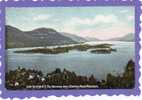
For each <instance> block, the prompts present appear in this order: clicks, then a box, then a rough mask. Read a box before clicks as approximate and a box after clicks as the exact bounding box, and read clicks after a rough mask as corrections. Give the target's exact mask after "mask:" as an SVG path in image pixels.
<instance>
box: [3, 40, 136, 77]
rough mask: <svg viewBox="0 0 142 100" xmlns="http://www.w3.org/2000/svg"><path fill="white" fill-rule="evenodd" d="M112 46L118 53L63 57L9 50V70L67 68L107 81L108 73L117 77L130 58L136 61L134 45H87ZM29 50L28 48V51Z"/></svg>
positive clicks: (71, 54) (44, 70) (78, 52)
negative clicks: (19, 67) (20, 68)
mask: <svg viewBox="0 0 142 100" xmlns="http://www.w3.org/2000/svg"><path fill="white" fill-rule="evenodd" d="M101 43H111V44H113V46H112V48H116V49H117V52H112V53H111V54H92V53H90V52H89V50H88V51H83V52H80V51H76V50H73V51H70V52H69V53H62V54H40V53H39V54H24V53H14V51H15V50H23V48H18V49H17V48H16V49H8V50H7V55H6V63H7V64H6V65H7V70H11V69H12V70H13V69H17V67H18V66H21V67H24V68H27V69H29V68H34V69H37V70H41V71H43V72H44V73H48V72H51V71H54V70H55V68H61V69H62V70H63V69H64V68H66V69H68V70H70V71H74V72H76V73H77V74H78V75H87V76H90V75H91V74H94V76H95V77H96V78H97V79H105V77H106V75H107V73H112V74H114V75H118V74H121V73H123V71H124V68H125V66H126V64H127V63H128V61H129V60H130V59H133V60H134V42H118V41H117V42H111V41H104V42H88V43H87V44H90V45H93V44H101ZM25 49H29V48H25Z"/></svg>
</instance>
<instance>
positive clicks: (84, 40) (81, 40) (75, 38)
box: [61, 32, 87, 42]
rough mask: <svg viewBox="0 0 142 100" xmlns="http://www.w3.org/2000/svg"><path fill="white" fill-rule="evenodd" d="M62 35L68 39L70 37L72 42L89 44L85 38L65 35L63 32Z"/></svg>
mask: <svg viewBox="0 0 142 100" xmlns="http://www.w3.org/2000/svg"><path fill="white" fill-rule="evenodd" d="M61 34H62V35H64V36H66V37H69V38H71V39H72V40H74V41H77V42H87V40H86V39H85V38H83V37H80V36H77V35H73V34H70V33H65V32H61Z"/></svg>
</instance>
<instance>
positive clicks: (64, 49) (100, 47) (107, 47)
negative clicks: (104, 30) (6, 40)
mask: <svg viewBox="0 0 142 100" xmlns="http://www.w3.org/2000/svg"><path fill="white" fill-rule="evenodd" d="M111 46H112V44H97V45H89V44H78V45H71V46H59V47H53V48H48V47H41V48H34V49H29V50H18V51H15V53H42V54H59V53H68V52H69V51H70V50H78V51H87V50H89V49H93V50H92V51H91V53H95V52H100V53H109V52H111V51H116V49H112V48H111Z"/></svg>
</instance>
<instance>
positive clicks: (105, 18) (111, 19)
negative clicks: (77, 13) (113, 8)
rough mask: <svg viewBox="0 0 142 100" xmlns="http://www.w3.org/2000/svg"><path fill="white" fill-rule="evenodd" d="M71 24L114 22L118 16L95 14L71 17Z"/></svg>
mask: <svg viewBox="0 0 142 100" xmlns="http://www.w3.org/2000/svg"><path fill="white" fill-rule="evenodd" d="M71 22H74V23H73V24H81V25H82V24H85V25H95V24H102V23H116V22H118V18H117V16H115V15H112V14H111V15H97V16H95V17H94V18H92V19H91V18H90V19H89V18H79V17H75V18H72V19H71Z"/></svg>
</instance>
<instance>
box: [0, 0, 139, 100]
mask: <svg viewBox="0 0 142 100" xmlns="http://www.w3.org/2000/svg"><path fill="white" fill-rule="evenodd" d="M14 1H15V0H10V1H4V0H2V1H1V0H0V4H1V5H2V6H1V7H3V8H2V9H1V8H0V32H3V33H2V36H1V38H0V42H1V43H0V45H1V46H0V63H1V64H2V66H0V68H1V69H2V70H0V73H1V75H0V79H2V83H3V81H4V75H3V73H2V71H4V54H3V53H4V48H5V44H4V42H3V41H4V40H5V37H4V31H5V30H4V25H3V23H2V21H3V20H5V18H4V17H5V16H4V13H3V12H2V11H4V7H5V6H7V4H9V5H11V4H12V5H14V6H15V7H16V6H18V7H20V6H21V5H20V4H21V3H20V2H26V3H28V2H29V3H31V2H32V3H37V4H34V6H38V7H40V6H41V5H39V4H38V3H40V4H43V3H45V2H46V3H47V2H48V4H49V7H50V6H52V5H53V4H51V3H55V5H54V6H69V5H71V6H81V5H80V4H81V3H80V4H79V3H78V2H81V1H76V0H73V1H70V0H69V1H67V2H66V3H65V5H63V4H61V2H62V1H59V0H55V1H54V0H42V1H40V0H36V1H35V0H30V1H24V0H22V1H15V2H14ZM95 1H97V0H95ZM95 1H93V0H90V2H88V1H87V0H86V1H84V2H86V6H95V5H94V4H92V2H95ZM100 1H103V2H105V4H106V3H108V4H111V3H112V4H113V3H115V2H114V1H113V0H109V1H108V0H100ZM100 1H99V3H98V4H101V3H102V2H100ZM112 1H113V2H112ZM118 1H120V2H122V1H123V0H118ZM127 1H128V0H126V1H123V2H127ZM57 2H58V3H60V5H58V4H57ZM74 2H75V3H77V4H75V3H74ZM71 3H72V4H71ZM135 3H136V5H137V6H136V12H137V13H136V16H137V18H138V17H139V18H138V19H136V23H137V25H136V26H135V27H137V30H136V33H137V34H135V35H136V45H137V48H136V49H137V50H136V51H138V53H136V54H138V55H137V58H136V59H137V60H139V61H138V62H137V70H136V71H137V73H136V74H137V75H136V76H137V78H136V79H140V76H141V73H140V59H141V58H140V48H141V46H140V32H141V27H140V24H141V21H140V15H141V12H142V11H141V7H140V6H141V2H140V1H139V0H136V1H135ZM17 4H18V5H17ZM78 4H79V5H78ZM84 4H85V3H84ZM84 4H83V5H82V6H84ZM96 5H97V4H96ZM46 6H47V4H46ZM41 7H45V4H44V5H42V6H41ZM1 47H2V48H1ZM136 82H137V87H136V89H132V90H133V91H129V92H133V93H131V94H126V93H119V92H116V91H115V90H116V89H105V90H104V89H99V90H95V91H96V93H93V92H94V91H92V90H74V91H75V92H76V93H73V92H71V91H72V90H51V91H52V92H51V91H49V90H47V91H48V92H50V94H46V95H44V94H43V95H36V94H38V92H40V91H38V92H37V91H36V93H35V94H33V95H32V96H30V95H26V97H24V96H16V94H15V95H11V96H9V97H6V96H5V95H3V92H4V93H5V92H6V91H2V94H0V96H2V98H21V99H24V98H29V99H30V98H33V97H36V98H44V97H48V96H57V97H61V96H70V95H72V96H85V95H90V96H95V95H99V96H101V95H107V96H118V95H125V96H131V95H133V96H138V95H140V92H141V91H140V88H139V87H140V80H136ZM3 88H4V86H3V84H0V90H2V89H3ZM103 90H104V91H106V90H109V91H115V93H114V94H113V93H111V94H110V93H101V92H102V91H103ZM125 90H126V89H123V91H125ZM57 91H58V94H57V93H54V92H57ZM61 91H62V92H64V93H62V92H61ZM66 91H68V93H67V92H66ZM80 91H82V92H80ZM87 91H91V92H87ZM136 91H137V93H136ZM15 93H16V92H15ZM24 93H26V94H28V93H27V91H25V92H24ZM78 93H79V94H78Z"/></svg>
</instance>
